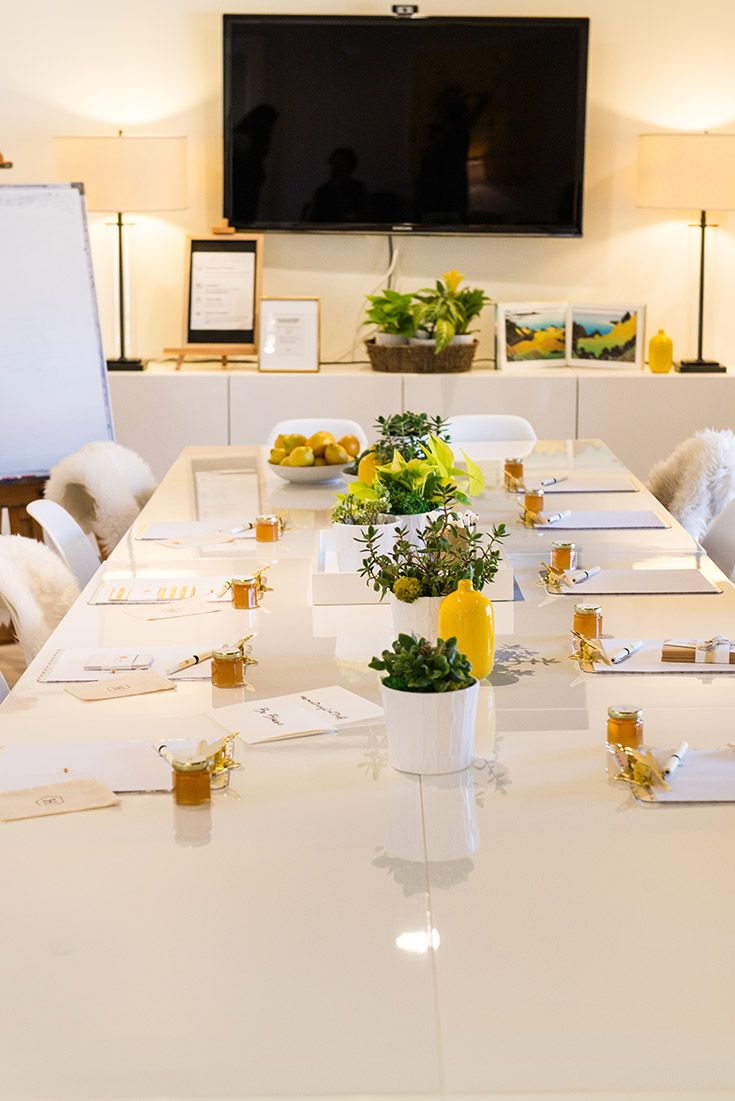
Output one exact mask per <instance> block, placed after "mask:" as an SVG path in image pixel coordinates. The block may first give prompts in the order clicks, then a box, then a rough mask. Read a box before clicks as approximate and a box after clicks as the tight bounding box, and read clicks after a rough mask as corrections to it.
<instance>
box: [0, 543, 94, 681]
mask: <svg viewBox="0 0 735 1101" xmlns="http://www.w3.org/2000/svg"><path fill="white" fill-rule="evenodd" d="M78 596H79V584H78V583H77V579H76V578H75V577H74V575H73V573H72V572H71V570H70V569H69V568H68V566H66V565H65V564H64V563H63V562H62V561H61V559H60V558H59V556H58V555H57V554H54V552H53V551H52V550H49V548H48V547H46V546H44V544H43V543H37V542H36V540H35V539H26V538H25V536H23V535H0V623H3V624H7V623H10V622H11V621H12V623H13V626H14V628H15V633H16V634H17V636H18V642H19V643H20V647H21V650H22V651H23V655H24V657H25V659H26V661H31V659H32V658H34V657H35V656H36V654H37V653H38V651H39V650H40V649H41V647H42V646H43V644H44V642H45V641H46V639H47V638H48V637H49V635H50V634H51V632H52V631H53V629H54V628H55V627H56V626H57V625H58V624H59V622H60V620H61V618H62V616H65V615H66V613H67V612H68V611H69V608H70V607H71V605H72V604H73V603H74V601H75V600H76V598H77V597H78Z"/></svg>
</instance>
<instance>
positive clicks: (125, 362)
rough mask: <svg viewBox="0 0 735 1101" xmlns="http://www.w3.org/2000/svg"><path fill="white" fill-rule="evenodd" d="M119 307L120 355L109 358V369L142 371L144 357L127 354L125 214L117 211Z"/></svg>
mask: <svg viewBox="0 0 735 1101" xmlns="http://www.w3.org/2000/svg"><path fill="white" fill-rule="evenodd" d="M116 224H117V283H118V300H117V308H118V315H119V324H120V355H119V356H118V357H117V359H108V361H107V370H108V371H142V370H143V360H142V359H135V358H133V359H130V358H128V356H126V355H125V261H124V250H123V216H122V212H121V211H118V213H117V223H116Z"/></svg>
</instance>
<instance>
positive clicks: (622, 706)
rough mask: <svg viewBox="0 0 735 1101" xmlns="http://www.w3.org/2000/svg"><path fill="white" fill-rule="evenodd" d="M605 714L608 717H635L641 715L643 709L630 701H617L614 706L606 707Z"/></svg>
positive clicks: (637, 717) (638, 717)
mask: <svg viewBox="0 0 735 1101" xmlns="http://www.w3.org/2000/svg"><path fill="white" fill-rule="evenodd" d="M607 715H608V718H610V719H635V720H638V719H640V718H641V717H642V715H643V711H642V710H641V708H640V707H635V706H634V705H633V704H632V703H618V704H616V705H615V707H608V709H607Z"/></svg>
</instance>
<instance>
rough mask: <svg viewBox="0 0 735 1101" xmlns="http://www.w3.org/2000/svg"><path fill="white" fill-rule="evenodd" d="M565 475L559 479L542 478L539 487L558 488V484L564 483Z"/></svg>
mask: <svg viewBox="0 0 735 1101" xmlns="http://www.w3.org/2000/svg"><path fill="white" fill-rule="evenodd" d="M566 480H567V476H566V474H562V475H561V477H560V478H542V479H541V481H540V482H539V485H540V486H558V485H559V482H566Z"/></svg>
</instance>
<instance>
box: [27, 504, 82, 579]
mask: <svg viewBox="0 0 735 1101" xmlns="http://www.w3.org/2000/svg"><path fill="white" fill-rule="evenodd" d="M26 512H27V513H28V515H29V516H32V517H33V519H34V520H35V521H36V522H37V523H39V524H40V525H41V527H42V528H43V535H44V542H45V543H46V545H47V546H48V547H51V549H52V550H55V551H56V553H57V554H58V556H59V558H61V560H62V561H63V562H66V564H67V566H68V567H69V569H70V570H71V572H72V573H73V574H74V576H75V577H76V579H77V581H78V582H79V585H80V587H81V588H82V589H83V588H84V586H85V585H86V584H87V582H88V581H89V579H90V577H92V576H93V575H94V574H95V573H96V572H97V569H98V567H99V564H100V557H99V554H98V553H97V551H96V550H94V549H93V547H92V543H91V541H90V539H89V537H88V536H87V535H85V533H84V532H83V531H82V529H81V528H80V526H79V524H78V523H77V522H76V520H75V519H74V517H73V516H70V515H69V513H68V512H67V511H66V509H65V508H62V507H61V505H57V504H56V502H55V501H31V503H30V504H29V505H26Z"/></svg>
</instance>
